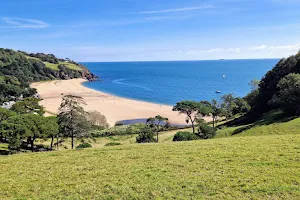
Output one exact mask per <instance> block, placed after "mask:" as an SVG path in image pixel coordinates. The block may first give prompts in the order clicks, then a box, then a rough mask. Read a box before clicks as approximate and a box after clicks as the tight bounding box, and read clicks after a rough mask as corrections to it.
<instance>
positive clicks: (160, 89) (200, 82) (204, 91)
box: [83, 59, 279, 105]
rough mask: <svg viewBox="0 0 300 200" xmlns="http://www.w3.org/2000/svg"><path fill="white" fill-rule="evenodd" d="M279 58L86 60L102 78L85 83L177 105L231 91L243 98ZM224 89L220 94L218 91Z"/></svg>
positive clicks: (134, 97)
mask: <svg viewBox="0 0 300 200" xmlns="http://www.w3.org/2000/svg"><path fill="white" fill-rule="evenodd" d="M278 61H279V59H264V60H217V61H176V62H171V61H170V62H110V63H107V62H106V63H104V62H97V63H96V62H93V63H92V62H90V63H83V64H84V65H86V66H87V67H88V68H89V69H90V70H91V71H92V72H93V73H95V74H96V75H98V76H100V77H101V81H96V82H86V83H84V85H85V86H87V87H89V88H93V89H96V90H101V91H103V92H107V93H110V94H113V95H117V96H121V97H126V98H131V99H137V100H142V101H148V102H155V103H161V104H167V105H174V104H175V103H176V102H179V101H181V100H196V101H200V100H211V99H213V98H217V99H218V98H220V97H221V96H222V95H224V94H228V93H232V94H234V95H235V96H239V97H243V96H245V95H246V94H247V93H248V92H249V91H250V87H249V86H248V83H249V82H250V81H251V80H252V79H254V78H255V79H261V78H262V76H263V75H264V74H265V73H266V72H267V71H268V70H270V69H272V67H274V66H275V64H276V63H277V62H278ZM216 91H221V93H218V94H217V93H216Z"/></svg>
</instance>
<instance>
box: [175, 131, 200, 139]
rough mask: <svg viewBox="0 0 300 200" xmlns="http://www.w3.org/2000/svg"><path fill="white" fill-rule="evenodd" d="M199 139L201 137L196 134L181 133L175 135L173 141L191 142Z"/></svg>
mask: <svg viewBox="0 0 300 200" xmlns="http://www.w3.org/2000/svg"><path fill="white" fill-rule="evenodd" d="M198 139H199V137H198V136H197V135H196V134H194V133H190V132H182V131H179V132H177V133H176V134H175V135H174V138H173V141H174V142H176V141H190V140H198Z"/></svg>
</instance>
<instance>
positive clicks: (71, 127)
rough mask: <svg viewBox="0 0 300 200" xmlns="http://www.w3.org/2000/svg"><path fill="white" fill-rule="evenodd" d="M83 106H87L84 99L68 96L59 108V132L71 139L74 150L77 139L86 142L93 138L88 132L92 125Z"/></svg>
mask: <svg viewBox="0 0 300 200" xmlns="http://www.w3.org/2000/svg"><path fill="white" fill-rule="evenodd" d="M82 105H85V102H84V100H83V98H82V97H79V96H73V95H66V96H64V97H63V100H62V103H61V105H60V108H59V111H60V113H59V115H58V124H59V131H60V133H61V134H63V135H64V136H65V137H71V145H72V149H74V139H75V138H77V139H81V140H84V138H90V137H91V135H90V134H89V131H88V130H89V128H90V123H89V122H88V120H87V118H86V114H87V113H86V112H85V111H84V109H83V107H82Z"/></svg>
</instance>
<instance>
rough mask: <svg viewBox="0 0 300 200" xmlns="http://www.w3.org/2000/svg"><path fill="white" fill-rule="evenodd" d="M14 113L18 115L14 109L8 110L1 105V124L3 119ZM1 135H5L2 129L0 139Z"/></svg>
mask: <svg viewBox="0 0 300 200" xmlns="http://www.w3.org/2000/svg"><path fill="white" fill-rule="evenodd" d="M13 115H16V113H15V112H12V111H10V110H7V109H5V108H1V107H0V124H1V123H2V122H3V121H5V120H7V119H8V118H9V117H11V116H13ZM1 137H3V135H2V133H1V131H0V139H1ZM5 139H6V138H5ZM5 139H4V140H5Z"/></svg>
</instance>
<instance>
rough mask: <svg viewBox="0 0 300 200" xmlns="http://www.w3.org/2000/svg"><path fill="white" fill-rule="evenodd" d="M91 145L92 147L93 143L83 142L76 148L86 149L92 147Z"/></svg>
mask: <svg viewBox="0 0 300 200" xmlns="http://www.w3.org/2000/svg"><path fill="white" fill-rule="evenodd" d="M91 147H92V145H91V144H89V143H82V144H80V145H78V146H77V147H76V149H86V148H91Z"/></svg>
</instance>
